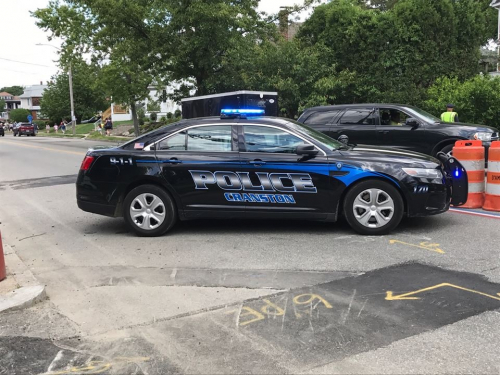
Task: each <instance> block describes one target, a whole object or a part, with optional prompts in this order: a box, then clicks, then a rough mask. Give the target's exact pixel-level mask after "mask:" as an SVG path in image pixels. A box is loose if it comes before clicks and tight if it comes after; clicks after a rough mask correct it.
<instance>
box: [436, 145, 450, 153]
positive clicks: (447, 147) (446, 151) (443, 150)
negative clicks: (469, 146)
mask: <svg viewBox="0 0 500 375" xmlns="http://www.w3.org/2000/svg"><path fill="white" fill-rule="evenodd" d="M453 146H454V145H452V144H451V145H448V146H444V147H443V148H442V149H441V150H439V152H444V153H445V154H448V153H451V152H452V151H453Z"/></svg>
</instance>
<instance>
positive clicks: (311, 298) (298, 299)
mask: <svg viewBox="0 0 500 375" xmlns="http://www.w3.org/2000/svg"><path fill="white" fill-rule="evenodd" d="M303 297H309V299H308V300H306V301H301V298H303ZM315 300H319V301H320V302H321V303H322V304H323V305H325V307H326V308H327V309H331V308H332V305H330V304H329V303H328V301H327V300H326V299H324V298H323V297H321V296H318V295H317V294H301V295H299V296H295V297H294V298H293V303H295V304H296V305H309V304H311V303H313V301H315Z"/></svg>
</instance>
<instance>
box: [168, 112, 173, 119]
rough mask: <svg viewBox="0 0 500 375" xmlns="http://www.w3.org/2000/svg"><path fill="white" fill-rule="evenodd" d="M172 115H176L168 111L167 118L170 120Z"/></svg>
mask: <svg viewBox="0 0 500 375" xmlns="http://www.w3.org/2000/svg"><path fill="white" fill-rule="evenodd" d="M172 117H174V114H173V113H172V112H168V113H167V118H168V119H169V120H170V119H171V118H172Z"/></svg>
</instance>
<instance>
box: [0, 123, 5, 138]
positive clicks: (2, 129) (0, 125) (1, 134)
mask: <svg viewBox="0 0 500 375" xmlns="http://www.w3.org/2000/svg"><path fill="white" fill-rule="evenodd" d="M3 127H4V125H3V124H0V136H2V137H4V136H5V130H4V128H3Z"/></svg>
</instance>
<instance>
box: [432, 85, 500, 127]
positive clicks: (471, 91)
mask: <svg viewBox="0 0 500 375" xmlns="http://www.w3.org/2000/svg"><path fill="white" fill-rule="evenodd" d="M428 96H429V99H428V100H426V101H425V103H424V107H425V109H427V110H428V111H429V112H431V113H433V114H435V115H436V116H438V117H439V115H440V114H441V113H442V112H444V111H445V110H446V104H448V103H453V104H454V105H455V110H456V111H457V112H458V114H459V118H460V121H461V122H470V123H476V124H483V125H489V126H494V127H496V128H497V129H500V107H499V106H498V103H499V102H500V78H499V77H496V78H492V77H491V76H489V75H477V76H475V77H473V78H471V79H468V80H466V81H464V82H460V81H459V80H458V79H457V78H448V77H442V78H439V79H437V80H436V82H435V83H434V84H433V85H432V86H431V87H430V88H429V90H428Z"/></svg>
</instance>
